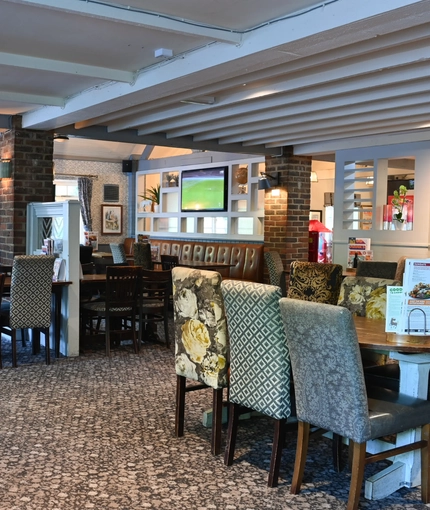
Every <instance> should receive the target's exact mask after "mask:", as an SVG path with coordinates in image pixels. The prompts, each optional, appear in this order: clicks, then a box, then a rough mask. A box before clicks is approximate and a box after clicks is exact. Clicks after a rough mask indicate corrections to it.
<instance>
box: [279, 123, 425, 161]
mask: <svg viewBox="0 0 430 510" xmlns="http://www.w3.org/2000/svg"><path fill="white" fill-rule="evenodd" d="M429 140H430V130H429V129H428V128H423V129H417V130H416V131H413V132H412V131H409V130H405V131H400V132H398V133H387V132H386V131H384V132H383V133H381V134H377V135H374V134H372V135H369V134H366V135H363V136H356V137H351V138H337V139H336V138H332V139H330V140H324V141H317V142H314V141H312V142H304V143H297V144H295V145H294V154H298V155H311V154H328V153H331V154H332V153H333V152H335V151H340V150H344V149H350V148H351V147H356V148H357V149H360V148H363V147H376V146H383V145H400V144H408V146H409V150H413V149H411V146H410V144H413V143H418V144H419V143H420V142H425V141H429ZM276 147H279V145H278V146H276ZM276 147H275V148H276Z"/></svg>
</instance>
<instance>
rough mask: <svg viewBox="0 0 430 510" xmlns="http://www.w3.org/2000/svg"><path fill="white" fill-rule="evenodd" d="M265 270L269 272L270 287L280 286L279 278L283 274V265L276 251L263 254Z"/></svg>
mask: <svg viewBox="0 0 430 510" xmlns="http://www.w3.org/2000/svg"><path fill="white" fill-rule="evenodd" d="M264 260H265V261H266V265H267V269H268V271H269V280H270V285H277V286H278V287H279V286H280V284H281V283H280V282H281V277H282V274H283V272H284V265H283V264H282V260H281V257H280V255H279V253H278V252H277V251H266V252H265V253H264Z"/></svg>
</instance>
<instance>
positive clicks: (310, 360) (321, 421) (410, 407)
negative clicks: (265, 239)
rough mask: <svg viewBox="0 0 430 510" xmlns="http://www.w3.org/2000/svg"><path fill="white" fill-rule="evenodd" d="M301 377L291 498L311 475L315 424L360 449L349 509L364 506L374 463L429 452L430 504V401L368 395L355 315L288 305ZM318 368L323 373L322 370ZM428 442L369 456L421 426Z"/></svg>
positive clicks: (429, 492) (376, 392)
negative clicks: (369, 446) (381, 442)
mask: <svg viewBox="0 0 430 510" xmlns="http://www.w3.org/2000/svg"><path fill="white" fill-rule="evenodd" d="M280 308H281V315H282V319H283V322H284V327H285V333H286V336H287V343H288V347H289V351H290V358H291V366H292V373H293V376H294V385H295V397H296V408H297V419H298V427H299V429H298V439H297V450H296V461H295V465H294V475H293V480H292V484H291V493H292V494H298V493H299V492H300V488H301V484H302V480H303V478H304V476H305V462H306V455H307V449H308V440H309V429H310V425H315V426H317V427H321V428H323V429H327V430H331V431H333V432H334V433H336V434H338V435H340V436H343V437H346V438H348V439H349V442H350V451H351V452H352V475H351V483H350V491H349V498H348V505H347V509H348V510H356V509H357V508H358V504H359V499H360V491H361V486H362V483H363V478H364V467H365V465H366V464H368V463H369V462H376V461H379V460H382V459H386V458H389V457H393V456H394V455H396V454H399V453H404V451H411V450H413V449H417V448H419V449H421V476H422V480H421V495H422V500H423V502H424V503H428V502H429V501H430V479H429V474H430V469H429V458H430V457H429V447H428V440H429V434H430V425H429V423H430V402H428V401H426V400H422V399H416V398H413V397H409V396H406V395H402V394H399V393H397V392H393V391H390V390H387V389H385V388H370V389H368V390H366V386H365V382H364V375H363V366H362V363H361V356H360V348H359V344H358V340H357V333H356V331H355V326H354V322H353V317H352V314H351V312H350V311H349V310H347V309H345V308H344V307H340V306H333V305H325V304H322V303H312V302H307V301H299V300H295V299H288V298H283V299H281V300H280ZM315 367H318V370H316V369H315ZM421 426H422V432H421V441H418V442H415V443H412V444H411V445H405V446H403V447H400V448H393V449H391V450H389V451H385V452H383V453H378V454H376V455H373V456H369V457H367V458H366V457H365V456H366V442H367V441H370V440H372V439H376V438H379V437H383V436H389V435H391V434H396V433H399V432H403V431H406V430H408V429H412V428H416V427H421Z"/></svg>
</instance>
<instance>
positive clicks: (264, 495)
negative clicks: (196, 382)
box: [0, 339, 428, 510]
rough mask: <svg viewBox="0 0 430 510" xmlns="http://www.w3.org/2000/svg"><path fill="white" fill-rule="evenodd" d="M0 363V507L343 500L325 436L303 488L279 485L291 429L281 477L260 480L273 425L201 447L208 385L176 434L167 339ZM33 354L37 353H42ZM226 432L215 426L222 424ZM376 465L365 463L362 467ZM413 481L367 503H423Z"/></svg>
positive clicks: (245, 427) (252, 424)
mask: <svg viewBox="0 0 430 510" xmlns="http://www.w3.org/2000/svg"><path fill="white" fill-rule="evenodd" d="M5 344H6V341H5V339H4V341H3V346H4V348H5V349H6V352H5V353H4V358H5V359H4V368H3V370H1V371H0V388H1V391H0V410H1V414H0V416H1V419H0V437H1V440H0V474H1V476H0V510H77V509H79V510H80V509H82V510H84V509H95V510H110V509H112V510H113V509H115V510H116V509H119V510H135V509H136V510H137V509H145V508H149V509H162V510H164V509H166V510H170V509H176V508H181V509H192V510H218V509H220V510H221V509H225V510H238V509H243V510H262V509H271V510H281V509H282V510H290V509H294V510H309V509H311V510H313V509H315V510H319V509H321V510H331V509H333V510H334V509H344V508H345V502H346V500H347V495H348V489H349V473H348V472H347V470H344V471H343V472H342V473H339V474H337V473H335V472H334V471H333V470H332V468H331V447H330V443H329V441H328V440H327V439H319V440H312V441H311V444H310V454H311V456H310V459H309V461H308V464H307V468H306V472H305V481H306V483H305V485H304V487H303V491H302V493H301V494H300V495H297V496H292V495H290V493H289V489H290V481H291V475H292V469H293V459H294V451H295V433H294V432H291V433H290V434H289V435H288V440H287V445H286V449H285V451H284V455H283V459H282V467H281V480H280V485H279V487H278V488H276V489H269V488H268V487H267V486H266V483H267V470H268V465H269V459H270V450H271V440H272V431H273V428H272V423H271V421H270V420H269V419H266V418H253V419H251V420H248V421H244V422H242V425H241V427H240V432H239V437H238V445H237V452H236V460H235V462H234V465H233V466H231V467H226V466H224V464H223V459H222V457H221V456H220V457H216V458H215V457H213V456H211V454H210V444H209V441H210V430H209V429H206V428H204V427H203V426H202V419H201V418H202V412H203V410H205V409H207V408H209V407H210V400H211V394H210V392H206V391H199V392H192V393H190V394H188V395H187V414H186V427H185V436H184V437H183V438H175V437H174V434H173V431H174V408H175V374H174V369H173V348H172V349H170V350H167V349H166V348H165V347H163V346H161V345H157V344H147V345H145V346H144V347H143V349H142V351H141V353H140V354H139V355H135V354H134V353H132V352H131V348H128V347H121V348H119V349H115V350H114V351H113V355H112V358H111V359H107V358H106V357H105V356H104V353H103V351H102V350H101V351H97V350H94V351H93V352H86V353H85V354H84V355H82V356H80V357H79V358H74V359H60V360H54V361H53V363H52V365H50V366H46V365H45V364H44V362H43V357H42V356H40V357H38V358H34V357H32V356H30V355H28V354H25V353H21V355H20V362H19V367H18V368H17V369H12V368H10V362H9V361H8V352H7V346H6V345H5ZM42 355H43V353H42ZM224 438H225V431H224ZM373 469H374V466H371V468H370V470H369V471H368V474H369V473H371V472H372V471H371V470H373ZM419 498H420V491H419V489H417V488H415V489H401V490H399V491H398V492H396V493H395V494H394V495H393V496H391V497H389V498H386V499H384V500H381V501H373V502H369V501H366V500H365V499H364V498H362V500H361V504H360V508H362V509H367V510H379V509H387V510H388V509H390V510H400V509H402V510H404V509H424V508H428V507H427V506H426V505H424V504H422V503H421V502H420V499H419Z"/></svg>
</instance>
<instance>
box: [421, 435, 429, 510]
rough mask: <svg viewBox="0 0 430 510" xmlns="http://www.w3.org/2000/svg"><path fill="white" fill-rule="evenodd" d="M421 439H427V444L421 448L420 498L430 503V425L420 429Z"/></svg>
mask: <svg viewBox="0 0 430 510" xmlns="http://www.w3.org/2000/svg"><path fill="white" fill-rule="evenodd" d="M421 439H422V440H423V441H427V445H426V446H424V447H423V448H421V499H422V500H423V503H430V469H429V465H430V445H429V444H428V443H429V441H430V425H424V427H422V429H421Z"/></svg>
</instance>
